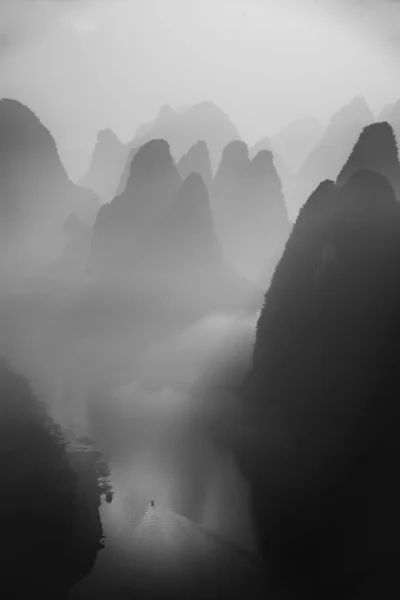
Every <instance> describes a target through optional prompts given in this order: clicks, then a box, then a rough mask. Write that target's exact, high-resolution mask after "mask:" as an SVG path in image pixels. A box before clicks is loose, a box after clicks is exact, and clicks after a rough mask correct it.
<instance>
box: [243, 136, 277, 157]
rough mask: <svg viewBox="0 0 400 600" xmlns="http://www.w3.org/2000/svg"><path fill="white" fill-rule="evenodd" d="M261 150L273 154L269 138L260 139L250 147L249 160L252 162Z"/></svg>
mask: <svg viewBox="0 0 400 600" xmlns="http://www.w3.org/2000/svg"><path fill="white" fill-rule="evenodd" d="M261 150H269V151H270V152H273V149H272V142H271V139H270V138H269V137H266V136H264V137H262V138H261V139H259V140H258V142H257V143H256V144H254V146H252V147H251V148H250V149H249V158H250V160H253V158H254V157H255V156H256V155H257V154H258V153H259V152H260V151H261Z"/></svg>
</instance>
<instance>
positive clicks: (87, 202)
mask: <svg viewBox="0 0 400 600" xmlns="http://www.w3.org/2000/svg"><path fill="white" fill-rule="evenodd" d="M0 190H1V204H0V221H1V224H0V227H1V237H2V243H3V245H5V247H3V249H4V252H6V250H5V248H7V249H8V250H7V252H8V253H9V255H10V256H11V255H12V256H19V258H20V260H21V261H22V263H23V262H24V261H25V260H26V261H32V262H34V261H38V262H39V263H41V264H42V263H45V262H46V263H47V262H48V261H49V260H51V255H52V254H53V255H55V256H56V255H57V253H58V252H59V251H60V250H61V249H62V236H61V233H60V232H61V229H62V227H63V224H64V223H65V220H66V219H67V218H68V216H69V215H70V214H71V213H73V212H76V213H78V214H81V216H82V217H83V218H86V219H87V220H88V221H90V219H93V216H94V212H96V208H95V206H96V197H95V196H94V194H93V192H91V191H88V190H87V191H85V190H83V189H82V188H80V187H79V186H76V185H74V184H73V183H72V182H71V181H70V180H69V179H68V177H67V174H66V172H65V170H64V168H63V166H62V164H61V161H60V159H59V156H58V152H57V148H56V145H55V142H54V140H53V138H52V136H51V134H50V132H49V131H48V130H47V129H46V128H45V127H44V125H42V123H41V122H40V121H39V119H38V118H37V117H36V116H35V115H34V113H33V112H32V111H30V110H29V109H28V108H27V107H25V106H24V105H22V104H20V103H19V102H17V101H15V100H8V99H5V100H1V101H0ZM46 243H47V244H48V246H47V247H45V244H46ZM3 256H4V254H3ZM17 262H18V260H17Z"/></svg>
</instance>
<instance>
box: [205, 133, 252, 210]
mask: <svg viewBox="0 0 400 600" xmlns="http://www.w3.org/2000/svg"><path fill="white" fill-rule="evenodd" d="M249 162H250V159H249V149H248V147H247V145H246V144H245V143H244V142H242V141H241V140H235V141H233V142H231V143H229V144H228V145H227V146H226V147H225V148H224V150H223V153H222V157H221V162H220V164H219V167H218V170H217V172H216V174H215V178H214V185H213V203H214V204H215V203H216V202H218V203H220V201H221V197H222V195H223V194H225V193H226V192H227V190H228V189H229V188H231V187H232V186H233V185H234V184H235V182H236V180H237V178H238V177H240V176H241V175H242V173H244V171H245V170H246V167H247V166H248V164H249Z"/></svg>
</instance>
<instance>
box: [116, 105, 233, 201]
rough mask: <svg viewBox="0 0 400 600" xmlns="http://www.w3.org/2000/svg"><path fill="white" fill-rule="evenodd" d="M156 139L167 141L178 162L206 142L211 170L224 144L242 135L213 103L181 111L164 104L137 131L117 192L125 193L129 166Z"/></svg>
mask: <svg viewBox="0 0 400 600" xmlns="http://www.w3.org/2000/svg"><path fill="white" fill-rule="evenodd" d="M153 139H164V140H166V141H167V142H168V144H169V146H170V148H171V153H172V156H173V157H174V159H175V160H176V161H179V160H180V159H181V158H183V156H184V155H185V154H187V153H188V152H189V150H190V149H191V147H192V146H194V145H195V144H196V143H197V142H200V141H204V142H205V143H206V145H207V148H208V152H209V156H210V160H211V166H212V169H213V170H216V168H217V165H218V163H219V161H220V158H221V154H222V151H223V149H224V148H225V146H226V145H227V144H228V143H229V142H231V141H232V140H239V139H240V135H239V133H238V131H237V129H236V127H235V126H234V125H233V123H232V122H231V121H230V119H229V118H228V117H227V116H226V115H225V114H224V113H223V112H222V111H221V110H220V109H219V108H218V107H216V106H215V105H214V104H213V103H212V102H201V103H199V104H195V105H194V106H191V107H185V108H183V109H181V110H179V111H174V110H173V109H172V108H171V107H169V106H164V107H162V109H161V110H160V113H159V115H158V117H157V118H156V119H155V120H154V121H151V122H149V123H144V124H143V125H142V126H141V127H139V129H138V130H137V132H136V135H135V138H134V139H133V141H132V142H131V144H130V145H129V148H130V151H129V156H128V158H127V161H126V163H125V168H124V169H123V174H122V177H121V180H120V182H119V185H118V186H117V194H122V193H123V191H124V189H125V187H126V184H127V181H128V177H129V172H130V166H131V164H132V162H133V160H134V157H135V155H136V153H137V152H138V150H139V148H140V147H141V146H143V145H144V144H146V143H147V142H149V141H150V140H153ZM201 174H202V175H205V174H204V173H201ZM205 182H206V183H207V179H205Z"/></svg>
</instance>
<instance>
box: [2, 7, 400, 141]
mask: <svg viewBox="0 0 400 600" xmlns="http://www.w3.org/2000/svg"><path fill="white" fill-rule="evenodd" d="M398 65H400V2H395V1H393V0H392V1H389V0H369V1H368V0H0V95H1V96H13V97H16V98H18V99H21V100H22V101H23V102H25V103H26V104H28V105H29V106H30V107H32V108H33V109H34V110H35V111H36V112H37V113H38V114H39V116H40V117H41V118H42V120H43V121H44V122H45V123H46V124H47V125H48V126H50V127H51V128H52V130H53V133H54V134H55V136H56V138H57V141H58V143H59V144H61V145H63V146H65V147H69V148H74V147H76V148H78V147H86V148H89V147H90V146H91V145H92V144H93V143H94V136H95V133H96V131H97V130H98V129H100V128H104V127H107V126H111V127H113V128H114V129H115V131H116V132H117V133H118V135H119V136H120V137H121V138H122V139H123V140H124V141H128V140H129V139H130V138H131V137H132V136H133V134H134V132H135V130H136V128H137V127H138V125H140V123H141V122H142V121H144V120H149V119H152V118H154V116H155V115H156V114H157V112H158V110H159V108H160V106H161V105H162V104H165V103H169V104H171V105H172V106H173V107H179V106H180V105H187V104H191V103H194V102H196V101H200V100H204V99H208V100H213V101H214V102H215V103H217V104H218V105H219V106H220V107H221V108H222V109H223V110H225V111H226V113H227V114H228V115H229V116H230V117H231V118H232V119H233V120H234V122H235V124H236V125H237V127H238V128H239V131H240V133H241V134H242V136H243V137H244V139H245V140H246V141H248V142H254V141H256V140H257V139H258V138H260V137H261V136H262V135H268V134H272V133H274V132H275V131H276V130H278V129H279V128H280V127H281V126H283V125H285V124H286V123H288V122H290V121H292V120H293V119H296V118H298V117H302V116H308V115H312V116H316V117H318V118H320V119H322V120H323V121H324V122H326V120H327V119H328V118H329V117H330V116H331V114H332V113H333V112H334V111H336V110H337V109H338V108H339V107H340V106H341V105H343V104H344V103H346V102H348V101H349V100H350V99H351V98H352V97H353V96H355V95H358V94H362V95H364V96H365V97H366V99H367V101H368V102H369V104H370V106H371V108H372V110H374V111H375V112H377V111H379V110H380V109H381V108H382V106H383V105H384V104H385V103H386V102H388V101H395V100H396V99H397V98H400V77H399V75H400V73H399V70H400V69H399V67H398Z"/></svg>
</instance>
